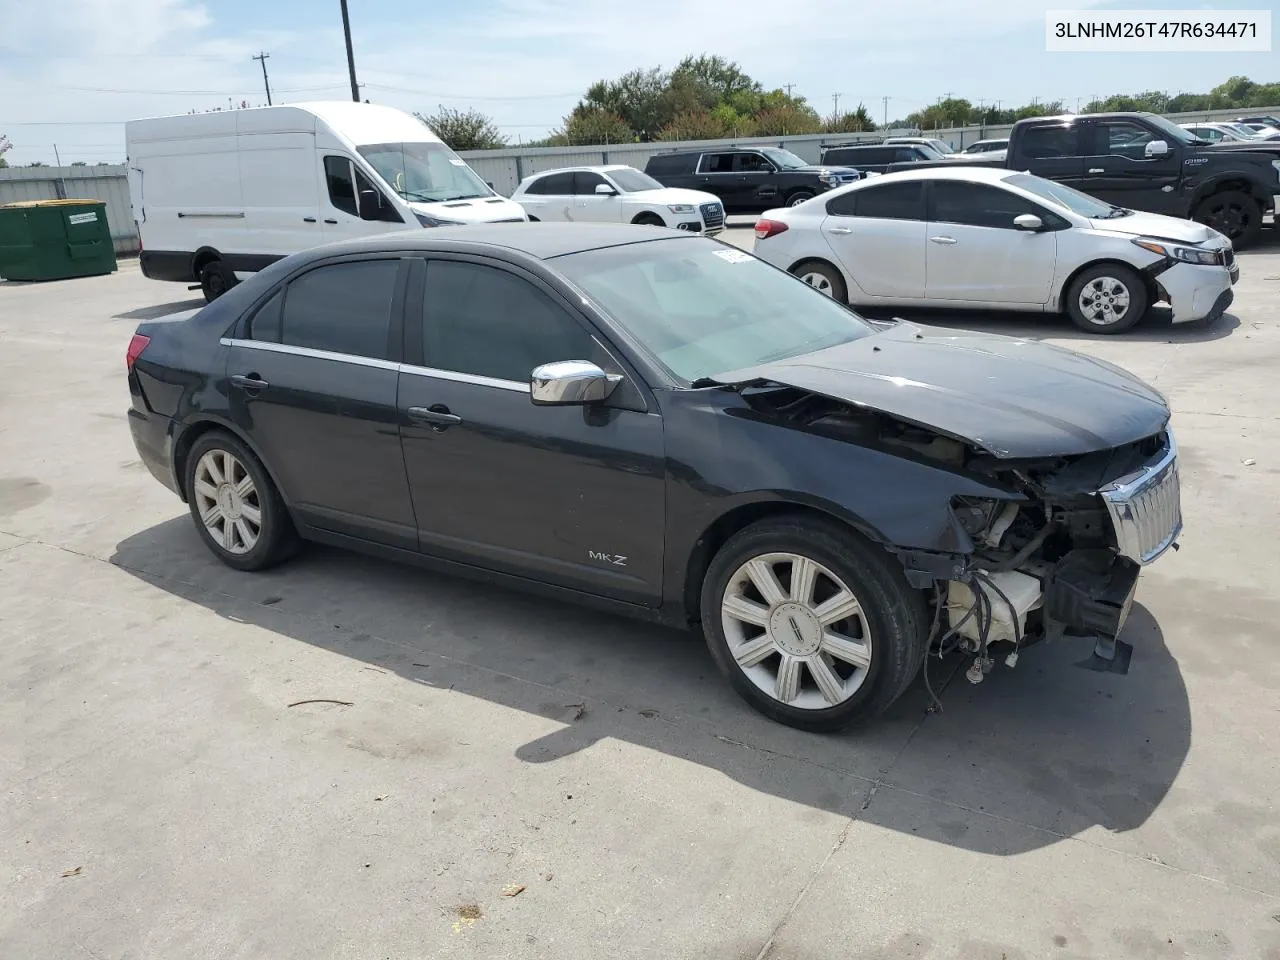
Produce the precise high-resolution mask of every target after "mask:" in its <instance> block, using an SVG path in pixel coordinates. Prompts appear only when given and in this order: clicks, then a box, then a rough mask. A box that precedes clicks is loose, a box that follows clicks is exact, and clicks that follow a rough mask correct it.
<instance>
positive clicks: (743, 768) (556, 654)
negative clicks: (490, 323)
mask: <svg viewBox="0 0 1280 960" xmlns="http://www.w3.org/2000/svg"><path fill="white" fill-rule="evenodd" d="M112 562H113V563H115V564H116V565H118V566H119V567H120V568H122V569H123V570H125V571H127V572H129V573H130V574H132V575H133V576H136V577H138V578H140V579H141V580H143V581H145V582H147V583H149V584H152V585H153V586H155V587H157V588H159V589H161V590H164V591H166V592H168V593H170V594H173V595H176V596H179V597H182V598H184V599H186V600H188V601H190V602H192V603H196V604H199V605H201V606H203V607H205V608H207V609H208V610H210V611H212V612H214V613H216V614H217V615H218V616H220V617H224V618H227V619H230V620H234V621H236V622H240V623H249V624H254V625H257V626H260V627H262V628H265V629H267V630H270V631H272V632H274V633H276V634H279V635H283V636H287V637H291V638H293V639H295V640H298V641H300V642H302V643H307V644H310V645H312V646H316V647H320V648H322V649H325V650H328V651H332V652H334V653H338V654H341V655H342V656H344V657H349V658H351V659H353V660H356V661H360V662H362V663H364V664H370V665H373V666H376V667H378V668H381V669H383V670H386V671H389V672H392V673H394V674H398V675H400V676H401V677H403V678H405V679H407V680H409V681H411V682H413V683H418V684H425V685H428V686H432V687H436V688H441V689H448V690H451V691H454V692H458V693H462V694H466V695H468V696H472V697H478V698H481V699H483V700H486V701H490V702H492V703H495V704H499V705H502V706H505V707H508V708H512V709H516V710H521V711H525V712H528V713H531V714H536V715H538V716H541V717H546V718H551V719H554V720H558V721H561V722H562V723H563V726H561V727H559V728H558V729H557V730H556V731H555V732H553V733H551V734H549V735H546V736H542V737H539V738H537V739H535V740H533V741H531V742H529V743H526V744H524V745H522V746H520V747H519V748H518V749H517V751H516V755H517V756H518V757H519V758H520V759H521V760H523V761H524V762H527V763H555V762H556V761H557V760H558V759H559V758H562V757H565V756H568V755H570V754H572V753H575V752H577V751H580V750H583V749H586V748H588V747H590V746H591V745H593V744H595V743H597V742H600V741H602V740H608V739H614V740H621V741H626V742H630V743H633V744H637V745H640V746H643V747H645V748H648V749H650V750H655V751H659V752H661V753H665V754H668V755H671V756H674V757H678V758H680V759H683V760H686V761H688V762H691V763H696V764H699V765H701V766H704V767H707V768H710V769H714V770H717V771H719V772H721V773H723V774H724V775H725V776H728V777H730V778H732V779H734V780H736V781H737V782H739V783H741V784H743V785H744V786H746V787H748V788H750V789H752V790H756V791H760V792H762V793H765V794H770V795H774V796H777V797H781V798H785V799H788V800H791V801H794V802H796V803H799V804H803V805H806V806H809V807H811V808H815V809H821V810H826V811H830V812H834V813H840V814H843V815H854V814H856V815H858V816H860V817H861V818H862V819H865V820H869V821H871V822H874V823H880V824H882V825H884V826H888V827H891V828H893V829H897V830H901V829H904V827H903V821H902V815H901V813H900V812H899V811H898V810H897V809H896V806H897V805H896V804H895V803H894V801H893V799H892V790H891V789H890V788H887V787H886V788H882V790H881V791H880V792H878V793H877V796H878V797H879V798H880V799H879V800H878V801H877V802H872V803H871V804H870V806H868V807H867V808H866V809H865V810H861V812H859V810H860V808H861V807H862V805H863V798H864V797H866V796H868V790H869V788H870V786H871V784H872V783H875V782H879V783H882V784H889V785H891V787H893V788H896V789H900V790H905V791H910V792H912V793H915V794H918V795H922V796H926V797H933V798H936V799H940V800H944V801H945V800H947V799H952V800H954V801H955V802H956V803H959V804H961V805H963V806H964V807H965V808H966V809H967V810H970V811H972V810H978V809H985V810H986V811H991V812H997V811H998V812H999V814H1000V815H1002V816H1006V817H1008V818H1009V822H1008V823H1007V824H1003V823H1002V821H1000V820H995V821H993V823H994V826H993V827H992V828H991V829H981V830H972V831H967V832H965V831H957V829H956V826H955V822H954V821H955V820H956V819H957V810H956V808H955V807H954V806H951V807H948V806H946V805H940V806H937V808H936V809H937V814H936V816H935V815H933V814H930V815H929V817H930V819H928V820H924V821H922V822H918V823H912V824H910V825H909V829H910V830H911V831H912V832H913V833H917V834H919V835H922V836H927V837H932V838H933V839H936V840H938V841H939V842H941V843H947V844H951V845H955V846H959V847H963V848H967V849H972V850H977V851H980V852H984V853H991V854H1013V853H1018V852H1022V851H1025V850H1028V849H1034V848H1035V847H1038V846H1044V845H1047V844H1050V843H1053V842H1056V840H1057V839H1058V838H1059V836H1065V835H1071V834H1074V833H1076V832H1079V831H1082V830H1085V829H1087V828H1088V827H1091V826H1095V825H1101V826H1103V827H1105V828H1107V829H1108V830H1111V831H1115V832H1124V831H1129V830H1133V829H1135V828H1137V827H1139V826H1141V825H1142V824H1143V823H1144V822H1145V821H1146V819H1147V818H1148V817H1149V816H1150V814H1151V812H1152V811H1153V810H1154V809H1155V807H1156V806H1157V805H1158V804H1159V803H1160V802H1161V800H1162V799H1163V798H1164V796H1165V795H1166V794H1167V793H1168V791H1169V789H1170V787H1171V785H1172V784H1173V781H1174V778H1175V777H1176V775H1177V773H1178V771H1179V769H1180V768H1181V766H1182V763H1183V761H1184V760H1185V758H1186V755H1187V752H1188V750H1189V748H1190V740H1191V721H1190V709H1189V705H1188V701H1187V694H1186V689H1185V687H1184V684H1183V681H1182V675H1181V673H1180V671H1179V669H1178V665H1177V663H1176V662H1175V661H1174V660H1173V658H1172V657H1171V656H1170V654H1169V651H1168V650H1167V649H1166V647H1165V643H1164V639H1163V636H1162V634H1161V631H1160V628H1159V626H1158V625H1157V624H1156V622H1155V620H1154V619H1153V618H1152V617H1151V615H1150V614H1149V613H1148V612H1147V611H1146V610H1145V609H1143V608H1141V606H1135V608H1134V612H1133V614H1132V616H1131V617H1130V621H1129V624H1128V625H1127V627H1126V630H1125V637H1126V639H1127V641H1128V642H1129V643H1132V644H1133V645H1134V647H1135V653H1134V657H1133V670H1132V671H1131V673H1130V675H1129V676H1127V677H1121V676H1117V675H1115V674H1111V673H1098V672H1092V671H1089V670H1084V669H1078V668H1077V667H1076V663H1077V662H1079V661H1081V660H1082V659H1083V658H1084V656H1085V654H1087V653H1089V652H1090V650H1082V649H1080V647H1079V645H1078V643H1073V642H1060V643H1056V644H1045V645H1042V646H1040V647H1037V648H1036V649H1034V650H1030V651H1027V652H1026V653H1024V654H1023V657H1022V661H1021V663H1020V664H1019V666H1018V668H1017V669H1016V670H1008V669H1007V668H1004V667H1002V666H1001V667H997V668H996V670H995V671H994V672H992V673H991V674H990V675H989V676H988V677H987V678H986V680H985V682H984V683H983V684H982V685H980V686H977V687H972V686H970V685H969V684H968V683H966V682H965V680H964V679H963V668H964V667H965V666H966V665H967V664H966V663H965V662H964V661H962V660H960V659H959V658H955V659H950V660H947V661H943V662H938V661H936V660H934V661H932V664H931V668H930V673H931V677H932V681H933V688H934V689H935V690H940V691H941V696H942V700H943V703H944V704H945V709H944V710H943V712H941V713H934V714H927V713H926V707H927V706H928V704H929V698H928V696H927V695H926V693H925V690H924V688H923V685H922V684H921V682H920V680H919V679H917V681H916V683H915V685H914V686H913V687H912V688H911V689H910V690H909V691H908V693H907V694H906V695H904V697H903V698H902V699H901V700H899V701H898V703H897V704H895V705H894V707H893V708H892V709H891V710H890V711H889V712H888V714H887V715H886V716H885V717H884V718H882V719H881V720H880V721H877V722H876V723H874V724H870V725H868V726H867V727H865V728H861V729H859V730H856V731H853V732H850V733H846V734H840V735H828V736H824V735H816V734H808V733H803V732H800V731H797V730H793V729H790V728H788V727H784V726H781V725H779V724H776V723H773V722H771V721H769V720H767V719H765V718H764V717H762V716H761V715H760V714H758V713H756V712H755V711H754V710H752V709H751V708H750V707H748V706H747V705H746V704H745V703H744V702H743V701H741V700H740V699H739V698H738V697H737V695H736V694H734V693H733V692H732V690H731V689H730V687H729V685H728V684H727V683H726V682H724V681H723V679H722V678H721V677H720V676H719V674H718V673H717V671H716V669H715V666H714V664H713V663H712V661H711V658H710V655H709V654H708V653H707V650H706V647H705V645H704V644H703V643H702V642H701V640H700V638H698V637H696V636H694V635H693V634H691V633H688V632H679V631H673V630H666V629H662V628H658V627H654V626H651V625H649V624H645V623H639V622H635V621H631V620H627V619H623V618H620V617H615V616H612V615H608V614H602V613H598V612H595V611H592V610H587V609H583V608H579V607H576V606H571V605H567V604H564V603H560V602H556V601H551V600H546V599H543V598H540V597H535V596H531V595H526V594H523V593H519V592H514V591H510V590H506V589H504V588H500V587H498V586H495V585H491V584H487V583H483V582H476V581H471V580H466V579H461V578H455V577H449V576H443V575H438V574H434V573H429V572H426V571H423V570H420V569H418V568H415V567H408V566H401V565H396V564H392V563H389V562H384V561H382V560H378V559H373V558H370V557H365V556H361V555H357V554H353V553H348V552H344V551H340V550H335V549H330V548H322V547H315V546H313V547H309V548H308V549H306V550H305V551H303V553H302V554H301V555H300V556H299V557H297V558H295V559H294V560H293V561H292V562H290V563H289V564H286V565H285V566H283V567H280V568H277V569H275V570H272V571H267V572H264V573H259V574H244V573H239V572H237V571H233V570H230V569H228V568H227V567H225V566H223V565H222V564H220V563H219V562H217V561H216V560H215V559H214V558H213V557H212V556H211V555H210V553H209V552H208V550H207V549H206V548H205V547H204V545H203V543H202V542H201V540H200V539H199V537H198V535H197V533H196V531H195V529H194V527H193V525H192V523H191V520H190V518H189V517H186V516H182V517H179V518H175V519H173V520H170V521H166V522H164V523H161V524H159V525H157V526H154V527H151V528H150V529H147V530H143V531H141V532H139V533H137V534H135V535H133V536H131V537H129V538H127V539H125V540H123V541H121V542H120V543H119V544H118V545H117V548H116V552H115V554H114V556H113V557H112ZM948 683H949V686H948ZM317 695H333V694H324V693H320V694H317ZM904 748H905V749H904ZM1027 817H1030V818H1033V819H1032V820H1030V821H1028V820H1026V819H1025V818H1027ZM1019 820H1021V821H1022V822H1024V823H1025V822H1032V823H1033V824H1034V825H1037V826H1041V827H1044V828H1046V830H1048V829H1052V830H1053V831H1055V832H1054V833H1050V832H1040V831H1038V830H1027V829H1026V828H1025V827H1023V826H1021V825H1018V823H1017V821H1019Z"/></svg>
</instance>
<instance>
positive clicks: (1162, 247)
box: [1133, 237, 1222, 267]
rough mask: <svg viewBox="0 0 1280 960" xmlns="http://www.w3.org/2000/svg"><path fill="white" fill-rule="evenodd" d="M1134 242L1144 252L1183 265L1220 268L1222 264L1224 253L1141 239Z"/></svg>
mask: <svg viewBox="0 0 1280 960" xmlns="http://www.w3.org/2000/svg"><path fill="white" fill-rule="evenodd" d="M1133 242H1134V243H1135V244H1137V245H1138V246H1140V247H1141V248H1142V249H1143V250H1150V251H1151V252H1152V253H1156V254H1159V255H1160V256H1162V257H1170V258H1172V259H1174V260H1181V261H1182V262H1183V263H1198V264H1201V265H1203V266H1206V267H1213V266H1218V265H1220V264H1221V263H1222V253H1221V252H1220V251H1218V250H1201V249H1200V248H1199V247H1175V246H1173V245H1171V244H1166V243H1160V242H1158V241H1156V240H1144V239H1142V238H1141V237H1139V238H1137V239H1135V240H1134V241H1133Z"/></svg>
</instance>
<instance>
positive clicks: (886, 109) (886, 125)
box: [880, 97, 889, 130]
mask: <svg viewBox="0 0 1280 960" xmlns="http://www.w3.org/2000/svg"><path fill="white" fill-rule="evenodd" d="M880 99H881V100H883V101H884V128H885V129H886V130H888V129H889V98H888V97H881V98H880Z"/></svg>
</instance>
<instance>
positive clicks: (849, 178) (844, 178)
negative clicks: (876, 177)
mask: <svg viewBox="0 0 1280 960" xmlns="http://www.w3.org/2000/svg"><path fill="white" fill-rule="evenodd" d="M836 176H837V177H838V178H839V180H840V182H841V183H853V182H854V181H855V180H857V179H859V178H860V177H861V174H858V173H843V172H842V173H837V174H836Z"/></svg>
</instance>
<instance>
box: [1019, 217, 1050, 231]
mask: <svg viewBox="0 0 1280 960" xmlns="http://www.w3.org/2000/svg"><path fill="white" fill-rule="evenodd" d="M1013 225H1014V226H1015V227H1017V228H1018V229H1019V230H1043V229H1044V221H1043V220H1041V219H1040V218H1039V217H1037V216H1036V215H1035V214H1034V213H1022V214H1019V215H1018V216H1016V217H1014V218H1013Z"/></svg>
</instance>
